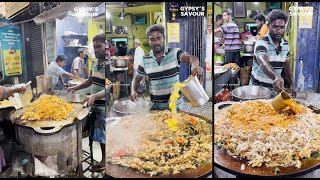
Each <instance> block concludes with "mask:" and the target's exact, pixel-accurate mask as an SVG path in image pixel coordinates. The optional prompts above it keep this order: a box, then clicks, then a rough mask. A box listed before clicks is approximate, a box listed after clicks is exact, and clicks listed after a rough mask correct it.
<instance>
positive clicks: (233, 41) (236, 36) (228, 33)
mask: <svg viewBox="0 0 320 180" xmlns="http://www.w3.org/2000/svg"><path fill="white" fill-rule="evenodd" d="M222 15H223V20H224V21H226V22H227V24H225V25H222V26H221V27H220V28H217V29H215V30H214V33H217V32H222V33H223V37H224V50H225V62H226V63H236V64H237V65H238V66H240V65H241V64H242V63H241V62H240V61H241V57H240V45H241V41H240V33H239V28H238V26H237V25H236V24H235V23H234V22H233V21H232V17H231V10H230V9H224V10H223V11H222Z"/></svg>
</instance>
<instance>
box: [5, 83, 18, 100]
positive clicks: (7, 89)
mask: <svg viewBox="0 0 320 180" xmlns="http://www.w3.org/2000/svg"><path fill="white" fill-rule="evenodd" d="M3 88H4V89H3V92H4V93H3V99H7V98H8V97H10V96H12V95H13V94H14V93H17V92H19V88H17V87H14V86H11V87H3Z"/></svg>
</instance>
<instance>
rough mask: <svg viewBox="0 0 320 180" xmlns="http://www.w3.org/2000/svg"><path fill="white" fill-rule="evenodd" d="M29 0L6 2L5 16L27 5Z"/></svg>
mask: <svg viewBox="0 0 320 180" xmlns="http://www.w3.org/2000/svg"><path fill="white" fill-rule="evenodd" d="M29 4H30V2H6V17H7V18H9V17H11V16H12V15H14V14H16V13H17V12H19V11H20V10H22V9H24V8H25V7H27V6H29Z"/></svg>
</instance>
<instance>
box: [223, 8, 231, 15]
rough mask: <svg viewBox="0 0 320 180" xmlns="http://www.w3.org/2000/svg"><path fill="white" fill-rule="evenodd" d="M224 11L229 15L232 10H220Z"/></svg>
mask: <svg viewBox="0 0 320 180" xmlns="http://www.w3.org/2000/svg"><path fill="white" fill-rule="evenodd" d="M224 12H225V13H227V15H231V13H232V10H231V9H224V10H222V14H223V13H224Z"/></svg>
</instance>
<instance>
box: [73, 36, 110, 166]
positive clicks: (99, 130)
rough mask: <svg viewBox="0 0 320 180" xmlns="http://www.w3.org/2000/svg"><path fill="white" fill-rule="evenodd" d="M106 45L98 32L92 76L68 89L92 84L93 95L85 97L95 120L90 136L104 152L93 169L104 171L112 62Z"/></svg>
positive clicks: (75, 89)
mask: <svg viewBox="0 0 320 180" xmlns="http://www.w3.org/2000/svg"><path fill="white" fill-rule="evenodd" d="M106 46H107V45H106V37H105V35H104V34H98V35H96V36H95V37H93V48H94V54H95V57H96V58H97V59H98V60H95V61H94V62H93V63H92V66H91V72H90V76H89V78H88V79H87V80H86V81H85V82H83V83H82V84H79V85H77V86H74V87H71V88H69V89H68V92H72V93H74V92H75V91H77V90H80V89H84V88H87V87H89V86H91V95H89V96H87V98H86V99H85V101H87V102H88V105H89V106H91V111H92V113H91V114H90V118H89V120H90V121H94V125H93V128H92V129H91V130H93V132H92V131H91V132H90V138H92V140H93V141H97V142H99V143H100V148H101V152H102V160H101V161H100V163H99V164H97V165H94V166H93V167H92V169H91V170H92V171H102V170H103V169H104V167H105V143H106V133H105V118H106V114H105V98H104V97H105V95H106V93H105V76H106V71H110V64H109V63H108V62H109V61H108V60H107V59H106V57H108V56H106V54H107V51H108V49H106ZM107 47H108V46H107ZM106 50H107V51H106Z"/></svg>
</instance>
